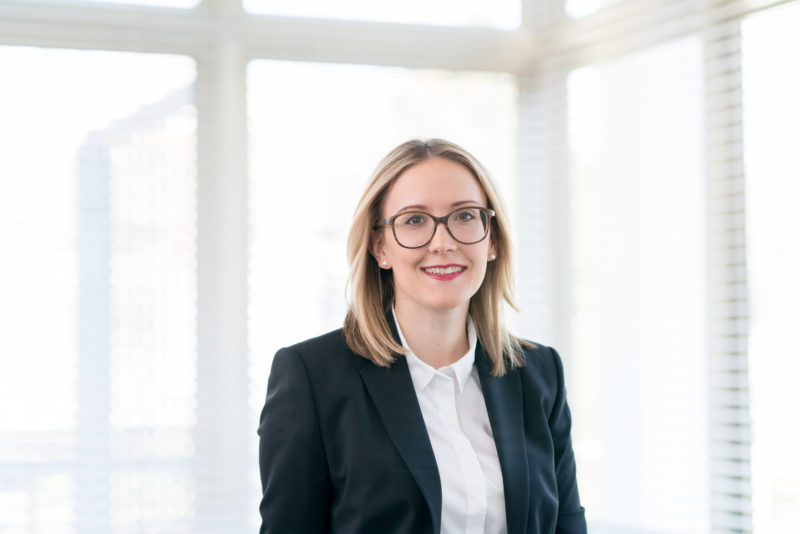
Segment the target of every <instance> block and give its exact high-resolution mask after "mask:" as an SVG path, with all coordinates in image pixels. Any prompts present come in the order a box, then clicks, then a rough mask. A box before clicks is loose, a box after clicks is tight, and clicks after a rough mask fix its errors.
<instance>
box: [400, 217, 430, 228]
mask: <svg viewBox="0 0 800 534" xmlns="http://www.w3.org/2000/svg"><path fill="white" fill-rule="evenodd" d="M424 222H425V217H424V216H422V215H411V216H409V217H406V218H405V221H404V222H403V224H407V225H409V226H418V225H420V224H423V223H424Z"/></svg>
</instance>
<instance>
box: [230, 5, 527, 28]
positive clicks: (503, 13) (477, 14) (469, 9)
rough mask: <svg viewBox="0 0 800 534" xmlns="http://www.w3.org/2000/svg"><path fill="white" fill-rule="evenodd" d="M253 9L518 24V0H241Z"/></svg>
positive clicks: (445, 23)
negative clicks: (403, 0)
mask: <svg viewBox="0 0 800 534" xmlns="http://www.w3.org/2000/svg"><path fill="white" fill-rule="evenodd" d="M244 7H245V9H247V10H248V11H252V12H253V13H263V14H266V15H287V16H292V17H317V18H332V19H353V20H371V21H377V22H397V23H413V24H432V25H438V26H482V27H494V28H505V29H514V28H517V27H518V26H519V25H520V20H521V12H520V10H521V7H520V0H497V1H495V2H485V1H482V0H406V1H405V2H397V1H395V2H375V1H371V0H340V1H338V2H330V1H326V0H244Z"/></svg>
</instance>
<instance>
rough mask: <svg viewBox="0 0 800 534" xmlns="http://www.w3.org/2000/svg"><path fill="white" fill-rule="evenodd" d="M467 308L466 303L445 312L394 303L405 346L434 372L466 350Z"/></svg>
mask: <svg viewBox="0 0 800 534" xmlns="http://www.w3.org/2000/svg"><path fill="white" fill-rule="evenodd" d="M468 309H469V303H465V304H464V305H463V306H459V307H457V308H452V309H447V310H430V309H422V308H419V307H418V306H415V304H414V303H413V302H410V301H404V300H400V299H398V300H396V301H395V304H394V312H395V315H397V322H398V323H400V328H401V329H402V330H403V337H404V338H405V340H406V343H407V344H408V347H409V348H410V349H411V350H412V351H413V352H414V354H415V355H416V356H417V357H418V358H419V359H420V360H422V361H423V362H425V363H427V364H428V365H430V366H431V367H433V368H434V369H439V368H441V367H445V366H447V365H450V364H451V363H453V362H455V361H457V360H458V359H459V358H461V357H462V356H463V355H464V354H465V353H466V352H467V350H468V349H469V339H468V338H467V311H468Z"/></svg>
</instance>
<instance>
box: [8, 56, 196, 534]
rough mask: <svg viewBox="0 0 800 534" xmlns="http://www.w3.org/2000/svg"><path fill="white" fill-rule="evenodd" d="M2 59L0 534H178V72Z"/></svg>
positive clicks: (183, 442) (184, 105)
mask: <svg viewBox="0 0 800 534" xmlns="http://www.w3.org/2000/svg"><path fill="white" fill-rule="evenodd" d="M0 63H2V64H3V65H4V72H5V76H4V82H3V84H2V87H0V115H2V116H3V117H4V120H3V121H2V122H0V142H2V144H3V146H5V147H7V148H9V149H8V150H4V151H3V153H2V156H0V177H1V178H0V202H1V203H2V209H0V250H2V251H3V258H4V260H3V263H2V267H0V271H1V272H2V275H0V293H2V294H3V298H2V299H0V321H2V323H3V325H4V328H3V332H4V334H3V336H2V340H0V353H2V354H3V358H2V359H0V403H2V405H3V406H5V407H6V408H5V409H3V410H2V412H0V436H2V439H0V442H2V443H3V447H2V448H0V481H1V482H2V483H0V510H2V513H0V527H2V529H3V530H5V529H11V531H15V530H13V529H21V531H30V529H35V530H36V531H38V530H58V531H63V532H87V531H88V530H87V529H90V528H91V527H90V525H93V524H96V523H97V514H98V513H99V514H100V515H105V516H106V517H107V518H108V521H109V523H110V524H111V525H113V528H114V531H115V532H134V531H140V530H146V529H149V528H152V527H153V525H169V529H170V530H171V531H174V532H189V531H190V527H191V519H192V499H193V493H194V490H193V476H192V473H191V469H190V467H191V465H190V464H188V460H189V459H190V458H191V456H192V449H193V443H192V436H191V429H192V426H193V424H194V419H195V413H194V404H195V387H196V383H195V379H194V376H195V374H194V365H195V326H194V318H195V301H196V296H195V295H196V279H195V276H194V272H195V246H194V243H195V209H194V192H195V163H194V161H195V158H196V148H195V133H196V112H195V108H194V106H193V103H192V102H193V96H192V84H193V81H194V76H195V73H194V70H195V69H194V63H193V61H192V60H190V59H189V58H186V57H180V56H163V55H148V54H134V53H120V52H99V51H74V50H57V49H39V48H22V47H0ZM56 89H57V90H56ZM26 529H28V530H26ZM17 531H19V530H17Z"/></svg>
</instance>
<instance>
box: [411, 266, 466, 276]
mask: <svg viewBox="0 0 800 534" xmlns="http://www.w3.org/2000/svg"><path fill="white" fill-rule="evenodd" d="M466 269H467V268H466V267H465V266H463V265H435V266H433V267H423V268H422V270H423V272H425V274H433V275H438V276H448V275H453V274H458V273H462V272H464V271H465V270H466Z"/></svg>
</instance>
